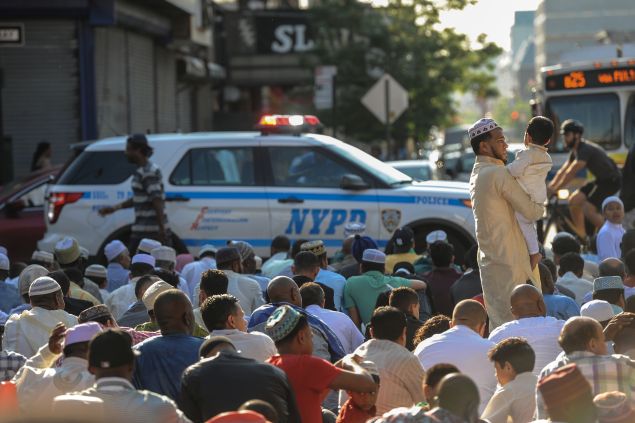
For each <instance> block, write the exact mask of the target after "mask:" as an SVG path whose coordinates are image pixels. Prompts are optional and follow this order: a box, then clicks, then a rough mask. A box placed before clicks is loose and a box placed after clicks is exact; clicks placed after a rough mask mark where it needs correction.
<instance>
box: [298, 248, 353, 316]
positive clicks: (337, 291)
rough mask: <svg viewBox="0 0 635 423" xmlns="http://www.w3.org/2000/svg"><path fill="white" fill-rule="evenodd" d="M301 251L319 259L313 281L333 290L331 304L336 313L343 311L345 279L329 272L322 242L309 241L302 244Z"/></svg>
mask: <svg viewBox="0 0 635 423" xmlns="http://www.w3.org/2000/svg"><path fill="white" fill-rule="evenodd" d="M301 249H302V251H310V252H312V253H313V254H315V255H316V256H317V257H318V259H320V271H319V272H318V274H317V276H316V278H315V281H314V282H318V283H321V284H324V285H326V286H328V287H329V288H331V289H332V290H333V302H334V303H335V310H336V311H343V308H342V301H343V298H344V286H346V279H345V278H344V276H342V275H340V274H339V273H335V272H333V271H332V270H329V269H328V267H329V263H328V259H327V256H326V248H324V242H323V241H320V240H318V241H309V242H305V243H304V244H302V248H301Z"/></svg>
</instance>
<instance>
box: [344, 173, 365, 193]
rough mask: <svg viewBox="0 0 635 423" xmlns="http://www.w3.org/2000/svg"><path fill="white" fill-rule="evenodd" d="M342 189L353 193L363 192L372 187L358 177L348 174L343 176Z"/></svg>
mask: <svg viewBox="0 0 635 423" xmlns="http://www.w3.org/2000/svg"><path fill="white" fill-rule="evenodd" d="M340 188H342V189H347V190H351V191H362V190H365V189H368V188H370V185H369V184H368V183H366V182H364V180H363V179H362V178H360V177H359V176H357V175H353V174H348V175H344V176H342V181H341V182H340Z"/></svg>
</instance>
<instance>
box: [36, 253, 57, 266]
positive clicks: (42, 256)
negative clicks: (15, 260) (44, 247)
mask: <svg viewBox="0 0 635 423" xmlns="http://www.w3.org/2000/svg"><path fill="white" fill-rule="evenodd" d="M31 260H33V261H39V262H42V263H47V264H53V263H54V262H55V256H54V255H53V254H52V253H49V252H48V251H39V250H36V251H33V254H32V255H31Z"/></svg>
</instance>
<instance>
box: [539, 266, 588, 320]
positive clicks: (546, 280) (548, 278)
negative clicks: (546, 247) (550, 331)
mask: <svg viewBox="0 0 635 423" xmlns="http://www.w3.org/2000/svg"><path fill="white" fill-rule="evenodd" d="M538 270H539V271H540V283H541V285H542V296H543V298H544V300H545V306H546V307H547V316H551V317H555V318H556V319H558V320H568V319H569V317H573V316H579V315H580V307H579V306H578V304H577V303H576V302H575V301H574V300H573V298H569V297H567V296H565V295H560V294H559V293H558V292H557V291H556V288H555V285H554V283H553V276H552V275H551V272H550V271H549V268H548V267H547V266H545V265H544V264H542V263H539V264H538Z"/></svg>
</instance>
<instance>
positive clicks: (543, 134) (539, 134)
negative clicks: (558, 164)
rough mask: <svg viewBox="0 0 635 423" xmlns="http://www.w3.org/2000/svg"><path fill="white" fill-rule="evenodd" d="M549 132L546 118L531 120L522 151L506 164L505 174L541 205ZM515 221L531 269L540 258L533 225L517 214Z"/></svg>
mask: <svg viewBox="0 0 635 423" xmlns="http://www.w3.org/2000/svg"><path fill="white" fill-rule="evenodd" d="M553 129H554V126H553V122H552V121H551V120H550V119H548V118H546V117H544V116H536V117H534V118H532V119H531V120H530V121H529V124H528V125H527V130H526V131H525V140H524V142H525V147H526V148H525V149H523V150H521V151H519V152H518V153H516V159H515V160H514V161H513V162H512V163H510V164H508V165H507V169H508V170H509V173H511V174H512V176H513V177H515V178H516V180H517V181H518V183H519V184H520V186H521V187H522V188H523V189H524V190H525V191H526V192H527V194H529V196H530V197H531V199H532V200H533V201H534V202H536V203H538V204H541V205H542V204H544V203H545V201H547V182H546V181H547V174H548V173H549V171H550V170H551V166H552V164H553V163H552V161H551V156H549V153H547V145H549V142H550V141H551V136H552V135H553ZM516 219H517V220H518V224H519V225H520V229H521V231H522V232H523V236H524V237H525V241H526V242H527V249H528V250H529V261H530V263H531V268H532V269H534V268H535V267H536V265H537V264H538V263H539V262H540V259H541V258H542V256H541V255H540V253H539V252H538V250H539V245H538V235H537V234H536V227H535V224H534V222H532V221H529V220H527V219H525V217H524V216H523V215H522V214H520V213H518V212H517V213H516Z"/></svg>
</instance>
